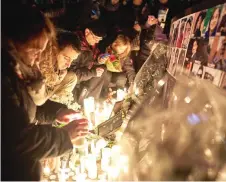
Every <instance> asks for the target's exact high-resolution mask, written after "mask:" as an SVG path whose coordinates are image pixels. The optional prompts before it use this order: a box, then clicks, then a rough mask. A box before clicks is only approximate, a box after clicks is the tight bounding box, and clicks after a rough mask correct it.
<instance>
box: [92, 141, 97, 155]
mask: <svg viewBox="0 0 226 182" xmlns="http://www.w3.org/2000/svg"><path fill="white" fill-rule="evenodd" d="M91 153H92V154H95V153H96V147H95V141H94V140H92V141H91Z"/></svg>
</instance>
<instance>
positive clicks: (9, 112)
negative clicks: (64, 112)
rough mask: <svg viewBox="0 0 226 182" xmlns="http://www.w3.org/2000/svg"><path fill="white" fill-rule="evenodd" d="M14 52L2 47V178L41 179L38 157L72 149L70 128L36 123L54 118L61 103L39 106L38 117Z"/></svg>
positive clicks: (54, 155) (50, 155)
mask: <svg viewBox="0 0 226 182" xmlns="http://www.w3.org/2000/svg"><path fill="white" fill-rule="evenodd" d="M12 51H15V50H13V49H11V48H10V47H5V46H4V47H3V48H2V100H1V102H2V103H1V104H2V118H1V120H2V146H4V147H3V148H2V180H10V181H11V180H16V181H26V180H28V181H38V180H40V163H39V160H41V159H43V158H46V157H57V156H60V155H62V154H64V153H66V152H68V151H70V150H71V149H72V143H71V140H70V138H69V135H68V133H67V131H65V130H63V129H58V128H54V127H52V125H51V124H46V125H40V124H37V123H38V122H37V120H41V119H43V120H46V121H47V120H48V119H53V118H54V117H53V115H55V114H56V112H57V111H58V110H59V108H60V107H61V105H60V107H58V106H57V105H52V104H50V105H47V107H40V108H39V109H38V110H39V111H38V112H37V116H36V110H37V107H36V105H35V104H34V102H33V100H32V98H31V97H30V95H29V94H28V91H27V86H26V82H25V80H24V79H22V78H21V77H20V74H19V73H20V72H19V71H18V62H17V61H18V60H19V59H20V58H19V56H16V54H12ZM30 69H31V68H30ZM20 70H22V69H20ZM27 71H28V70H27ZM22 75H26V73H25V70H23V72H22ZM47 115H48V116H49V117H45V116H47ZM52 121H53V120H52Z"/></svg>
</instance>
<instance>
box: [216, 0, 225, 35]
mask: <svg viewBox="0 0 226 182" xmlns="http://www.w3.org/2000/svg"><path fill="white" fill-rule="evenodd" d="M219 22H220V23H219V26H218V28H217V35H218V36H226V3H225V4H224V5H223V9H222V11H221V18H220V21H219Z"/></svg>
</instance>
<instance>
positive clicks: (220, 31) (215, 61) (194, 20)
mask: <svg viewBox="0 0 226 182" xmlns="http://www.w3.org/2000/svg"><path fill="white" fill-rule="evenodd" d="M167 56H168V59H169V66H168V71H169V72H170V73H171V74H172V75H173V76H174V77H177V75H178V74H180V73H181V72H182V71H183V72H184V73H185V74H187V75H193V76H196V77H199V78H201V79H206V80H209V81H211V82H212V83H213V84H214V85H216V86H218V87H221V88H223V89H225V90H226V3H225V4H220V5H218V6H215V7H212V8H209V9H205V10H202V11H199V12H196V13H193V14H191V15H188V16H185V17H183V18H181V19H178V20H177V21H174V22H173V23H172V24H171V31H170V46H169V50H168V54H167Z"/></svg>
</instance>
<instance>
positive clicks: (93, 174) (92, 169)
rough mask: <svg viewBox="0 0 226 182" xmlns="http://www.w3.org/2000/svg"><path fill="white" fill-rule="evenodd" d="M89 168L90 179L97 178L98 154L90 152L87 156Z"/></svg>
mask: <svg viewBox="0 0 226 182" xmlns="http://www.w3.org/2000/svg"><path fill="white" fill-rule="evenodd" d="M87 164H88V166H87V170H88V177H89V178H90V179H96V178H97V164H96V156H95V155H92V154H89V155H88V156H87Z"/></svg>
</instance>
